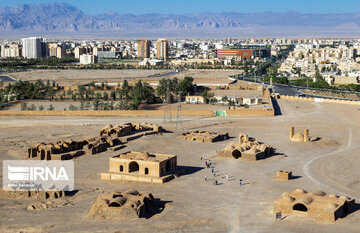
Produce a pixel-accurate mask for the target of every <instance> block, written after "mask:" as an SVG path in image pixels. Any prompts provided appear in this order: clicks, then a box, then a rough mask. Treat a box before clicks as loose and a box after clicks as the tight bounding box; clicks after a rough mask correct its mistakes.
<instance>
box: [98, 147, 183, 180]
mask: <svg viewBox="0 0 360 233" xmlns="http://www.w3.org/2000/svg"><path fill="white" fill-rule="evenodd" d="M176 169H177V157H176V155H166V154H154V153H152V154H150V153H148V152H130V151H129V152H126V153H124V154H120V155H118V156H114V157H112V158H110V159H109V172H106V173H101V179H102V180H127V181H138V182H149V183H164V182H167V181H169V180H171V179H173V178H174V175H175V173H176Z"/></svg>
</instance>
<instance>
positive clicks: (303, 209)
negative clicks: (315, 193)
mask: <svg viewBox="0 0 360 233" xmlns="http://www.w3.org/2000/svg"><path fill="white" fill-rule="evenodd" d="M293 210H296V211H301V212H307V211H308V208H307V207H306V206H305V205H304V204H301V203H298V204H295V205H294V206H293Z"/></svg>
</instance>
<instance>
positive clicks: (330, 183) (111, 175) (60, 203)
mask: <svg viewBox="0 0 360 233" xmlns="http://www.w3.org/2000/svg"><path fill="white" fill-rule="evenodd" d="M276 101H277V104H278V106H279V108H280V109H281V114H279V115H276V116H274V115H270V116H265V115H260V116H259V115H253V116H213V115H209V116H196V115H195V116H189V115H182V118H178V121H177V120H176V112H175V113H174V114H173V118H172V119H170V118H169V117H167V118H166V117H164V116H163V115H162V114H161V115H158V116H154V115H148V116H143V115H140V116H136V115H133V116H118V115H116V116H115V115H114V116H111V115H108V116H93V115H88V116H86V115H84V116H76V115H75V116H31V115H28V116H24V115H23V116H16V115H11V116H6V115H4V116H1V118H0V152H1V157H0V158H1V161H0V162H2V161H4V160H23V159H25V160H26V159H35V160H36V159H40V160H42V159H45V160H46V159H62V158H66V159H71V160H72V161H74V166H75V189H76V190H74V191H73V193H71V194H69V195H63V194H62V193H48V194H46V193H45V194H44V193H21V194H18V193H14V194H12V195H10V194H9V195H6V194H3V192H2V193H1V195H0V219H1V220H0V225H1V232H69V231H71V232H104V229H106V232H160V231H161V232H204V231H206V232H270V233H271V232H274V233H275V232H276V233H277V232H299V233H300V232H314V233H315V232H334V233H335V232H359V228H360V211H359V209H360V205H359V203H358V202H359V200H360V195H359V193H360V182H359V177H360V169H359V166H360V161H359V160H358V159H357V157H358V150H359V145H360V118H359V117H358V116H359V113H360V111H359V110H360V109H359V107H357V106H355V105H346V104H336V103H319V102H310V101H297V100H290V99H281V98H280V99H277V100H276ZM129 122H131V123H129ZM141 122H147V123H146V124H145V123H141ZM292 127H295V128H292ZM205 131H207V132H215V133H214V134H212V133H204V134H206V135H207V136H208V138H209V139H207V137H204V136H206V135H201V134H200V135H199V133H201V132H205ZM187 132H197V133H195V135H194V134H191V133H190V134H187ZM219 132H225V134H223V133H221V134H219V135H221V136H222V137H221V139H222V140H215V141H214V142H213V143H200V142H203V141H204V142H206V141H207V140H209V142H210V141H211V140H210V139H211V137H212V136H217V134H216V133H219ZM303 133H304V134H303ZM179 135H189V137H190V136H196V138H195V141H197V140H198V139H199V140H200V142H194V140H193V139H191V138H190V140H183V139H182V138H180V137H179ZM84 138H93V139H92V140H90V139H88V141H86V140H84ZM101 138H103V139H101ZM115 139H117V140H118V141H119V142H118V144H117V143H115V142H114V140H115ZM85 141H86V142H85ZM92 142H94V143H93V144H94V145H93V146H95V147H96V145H100V144H101V143H104V144H106V148H105V146H104V148H102V147H101V146H98V147H97V148H99V149H98V150H95V151H90V152H88V149H86V150H85V149H84V148H86V147H87V145H90V144H91V143H92ZM111 145H113V146H111ZM81 146H82V148H81ZM120 146H122V147H120ZM118 147H119V148H118ZM111 148H117V149H116V150H115V149H111ZM77 151H83V152H82V153H84V154H83V155H81V156H76V154H73V153H80V152H77ZM95 152H96V153H95ZM97 152H98V153H97ZM64 154H69V155H67V156H65V155H64ZM87 155H90V156H87ZM208 165H209V166H208ZM121 167H122V169H123V170H121ZM1 169H3V168H2V167H1ZM179 171H181V172H179ZM0 174H2V170H1V171H0ZM168 176H171V177H172V178H171V180H169V182H155V181H156V180H157V179H163V178H166V177H168ZM133 177H136V179H134V178H133ZM149 177H150V182H147V181H148V180H149ZM151 179H152V180H153V181H151ZM215 181H216V182H215ZM129 190H130V191H129ZM134 190H136V191H134ZM294 190H295V191H294ZM305 190H307V191H305ZM315 190H322V191H315ZM55 194H56V195H55ZM55 196H57V197H58V198H55ZM47 197H48V198H47ZM50 220H51V221H50Z"/></svg>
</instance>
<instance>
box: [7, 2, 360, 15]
mask: <svg viewBox="0 0 360 233" xmlns="http://www.w3.org/2000/svg"><path fill="white" fill-rule="evenodd" d="M45 2H67V3H69V4H72V5H74V6H77V7H78V8H80V9H81V10H82V11H83V12H84V13H86V14H91V15H95V14H99V13H104V12H108V11H115V12H119V13H133V14H142V13H173V14H182V13H194V12H195V13H196V12H228V11H232V12H241V13H248V12H261V11H277V12H284V11H299V12H302V13H347V12H360V0H62V1H56V0H0V6H14V5H17V4H31V3H45Z"/></svg>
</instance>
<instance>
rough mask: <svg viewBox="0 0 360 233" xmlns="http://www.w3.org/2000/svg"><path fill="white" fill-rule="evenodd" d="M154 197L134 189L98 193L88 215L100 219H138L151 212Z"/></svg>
mask: <svg viewBox="0 0 360 233" xmlns="http://www.w3.org/2000/svg"><path fill="white" fill-rule="evenodd" d="M153 205H154V197H153V195H152V194H151V193H139V192H138V191H136V190H127V191H125V192H112V193H110V194H102V195H100V196H99V197H98V198H97V199H96V201H95V202H94V204H93V205H92V207H91V210H90V213H89V215H88V216H89V217H93V218H101V219H121V220H129V219H138V218H142V217H146V216H147V215H148V214H149V213H151V212H152V207H153Z"/></svg>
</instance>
